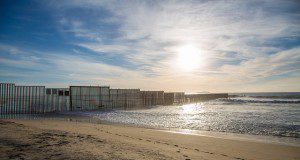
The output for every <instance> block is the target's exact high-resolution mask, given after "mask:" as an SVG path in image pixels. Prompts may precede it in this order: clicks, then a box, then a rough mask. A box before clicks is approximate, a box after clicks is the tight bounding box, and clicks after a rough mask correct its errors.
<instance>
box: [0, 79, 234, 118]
mask: <svg viewBox="0 0 300 160" xmlns="http://www.w3.org/2000/svg"><path fill="white" fill-rule="evenodd" d="M217 98H228V94H227V93H222V94H193V95H190V94H185V93H184V92H167V93H166V92H164V91H141V90H140V89H111V88H110V87H109V86H70V87H69V88H46V87H45V86H17V85H15V84H14V83H0V114H40V113H51V112H64V111H80V110H100V109H135V108H144V107H147V106H156V105H173V104H183V103H194V102H197V101H201V100H209V99H217Z"/></svg>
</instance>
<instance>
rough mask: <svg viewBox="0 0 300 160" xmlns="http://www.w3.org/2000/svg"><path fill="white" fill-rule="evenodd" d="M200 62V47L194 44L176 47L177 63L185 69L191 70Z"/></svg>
mask: <svg viewBox="0 0 300 160" xmlns="http://www.w3.org/2000/svg"><path fill="white" fill-rule="evenodd" d="M200 64H201V52H200V49H199V48H197V47H195V46H194V45H185V46H182V47H180V48H179V49H178V57H177V65H178V67H179V68H181V69H183V70H185V71H193V70H195V69H197V68H198V67H199V66H200Z"/></svg>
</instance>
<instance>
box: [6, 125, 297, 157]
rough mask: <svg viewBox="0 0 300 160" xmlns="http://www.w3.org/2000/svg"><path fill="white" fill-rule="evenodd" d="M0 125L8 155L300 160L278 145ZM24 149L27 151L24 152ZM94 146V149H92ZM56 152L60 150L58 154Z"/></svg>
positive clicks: (130, 130)
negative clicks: (31, 150) (34, 150)
mask: <svg viewBox="0 0 300 160" xmlns="http://www.w3.org/2000/svg"><path fill="white" fill-rule="evenodd" d="M0 122H1V125H2V126H1V128H2V132H1V134H0V136H1V137H0V138H1V140H2V141H3V140H14V143H13V144H14V145H12V146H9V147H8V148H9V149H12V150H14V151H12V150H7V151H4V152H3V151H2V153H6V154H16V153H15V152H16V150H15V149H16V147H17V149H18V148H19V149H20V148H21V150H26V149H28V148H30V147H33V148H36V147H37V148H43V147H44V148H45V149H47V152H51V154H53V155H56V156H58V157H60V156H63V157H65V158H67V159H68V158H70V157H68V156H71V159H72V156H75V158H74V159H78V158H79V157H80V156H83V157H80V159H86V158H89V159H185V160H191V159H211V160H212V159H224V160H227V159H234V160H242V159H243V160H251V159H252V160H254V159H264V160H268V159H287V160H288V159H299V158H300V154H299V153H300V147H294V146H286V145H279V144H268V143H261V142H248V141H241V140H229V139H222V138H213V137H206V136H195V135H185V134H178V133H170V132H164V131H160V130H153V129H145V128H137V127H125V126H116V125H108V124H95V123H85V122H76V121H60V120H49V119H48V120H47V119H43V120H24V119H22V120H16V119H15V120H12V119H9V120H8V119H6V120H0ZM12 133H13V134H12ZM32 135H33V137H32ZM37 135H38V136H37ZM82 137H83V138H82ZM43 139H45V140H43ZM23 140H26V143H25V142H22V144H21V145H15V143H17V142H18V141H23ZM41 141H42V142H41ZM4 142H5V141H4ZM10 143H12V142H9V143H8V142H5V144H3V142H2V144H1V145H2V146H1V147H0V149H1V150H6V148H7V145H8V144H10ZM24 143H25V144H26V145H25V144H24ZM41 143H42V144H41ZM44 143H45V144H44ZM3 145H4V146H3ZM23 146H27V147H25V148H24V147H23ZM28 146H30V147H28ZM54 146H55V147H54ZM95 146H98V147H96V148H95ZM56 147H58V148H56ZM57 149H59V150H57ZM103 150H104V151H105V152H104V151H103ZM56 152H59V155H57V153H56ZM78 152H80V154H79V153H78ZM17 153H18V155H21V156H22V154H27V152H26V153H24V152H23V151H20V152H19V151H17ZM32 154H34V155H35V156H40V155H36V154H37V153H32ZM43 154H44V153H43ZM45 154H48V153H45ZM73 154H75V155H73ZM116 154H118V155H116ZM95 155H96V156H95ZM27 156H31V155H27ZM48 156H49V155H48ZM2 157H3V156H2ZM97 157H101V158H97ZM105 157H106V158H105ZM39 158H44V157H43V156H42V157H39ZM58 159H59V158H58Z"/></svg>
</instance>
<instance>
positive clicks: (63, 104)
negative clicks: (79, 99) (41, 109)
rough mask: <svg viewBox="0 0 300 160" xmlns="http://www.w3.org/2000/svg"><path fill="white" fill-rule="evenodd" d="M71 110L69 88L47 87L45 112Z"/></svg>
mask: <svg viewBox="0 0 300 160" xmlns="http://www.w3.org/2000/svg"><path fill="white" fill-rule="evenodd" d="M69 110H70V91H69V88H46V98H45V112H61V111H69Z"/></svg>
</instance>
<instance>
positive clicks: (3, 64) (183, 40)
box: [0, 0, 300, 92]
mask: <svg viewBox="0 0 300 160" xmlns="http://www.w3.org/2000/svg"><path fill="white" fill-rule="evenodd" d="M0 7H1V9H0V12H1V14H0V22H1V23H0V81H1V82H14V83H17V84H27V85H46V86H49V87H64V86H68V85H78V84H81V85H110V86H111V87H114V88H141V89H144V90H165V91H187V92H195V91H211V92H246V91H248V92H251V91H300V85H299V82H300V72H299V71H300V27H299V26H300V9H299V8H300V3H299V2H298V1H289V0H288V1H284V0H282V1H278V0H274V1H113V0H109V1H98V0H73V1H71V0H66V1H54V0H48V1H6V0H2V1H1V2H0Z"/></svg>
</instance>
